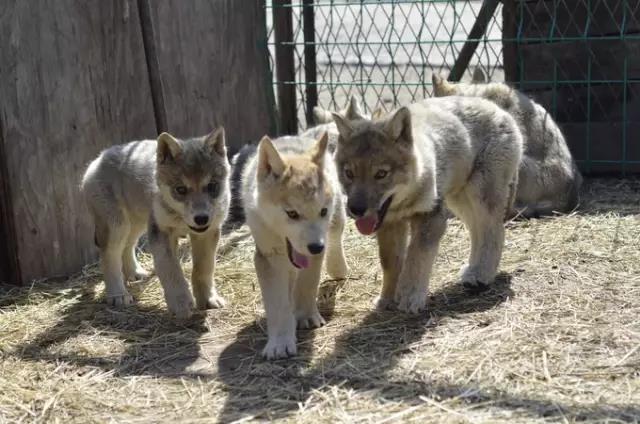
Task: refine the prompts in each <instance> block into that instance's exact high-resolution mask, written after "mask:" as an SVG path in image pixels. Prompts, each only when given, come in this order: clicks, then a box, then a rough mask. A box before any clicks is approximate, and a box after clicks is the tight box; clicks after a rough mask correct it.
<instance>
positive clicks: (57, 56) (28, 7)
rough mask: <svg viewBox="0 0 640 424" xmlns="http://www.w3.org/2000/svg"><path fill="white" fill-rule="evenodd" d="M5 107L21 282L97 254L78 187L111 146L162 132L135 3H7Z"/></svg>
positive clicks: (69, 268)
mask: <svg viewBox="0 0 640 424" xmlns="http://www.w3.org/2000/svg"><path fill="white" fill-rule="evenodd" d="M2 7H3V8H4V10H3V13H0V39H2V40H6V43H5V42H3V45H2V49H0V63H2V64H3V66H0V108H1V109H2V116H3V127H4V128H3V136H4V137H3V145H4V152H5V161H6V165H7V174H8V185H9V187H10V188H11V196H10V197H11V203H12V209H13V218H14V221H15V231H16V244H17V253H18V257H19V261H20V269H21V275H20V277H21V278H20V279H21V281H23V282H27V281H29V280H32V279H37V278H43V277H54V276H59V275H68V274H69V273H72V272H76V271H78V270H79V269H80V268H81V267H82V266H83V265H84V264H85V263H87V262H88V261H91V260H93V259H95V257H96V256H95V254H96V251H95V248H94V246H93V225H92V223H91V220H90V218H89V216H88V214H87V212H86V209H85V205H84V202H83V201H82V200H81V197H80V196H79V193H78V184H79V181H80V178H81V175H82V173H83V172H84V170H85V167H86V165H87V164H88V162H89V161H90V160H91V159H92V158H94V157H95V156H96V155H97V154H98V152H99V151H100V150H101V149H102V148H104V147H106V146H109V145H111V144H114V143H118V142H123V141H127V140H130V139H134V138H142V137H153V136H154V135H155V133H156V131H155V123H154V118H153V112H152V106H151V101H150V99H151V95H150V91H149V85H148V79H147V78H148V77H147V74H146V69H145V58H144V52H143V48H142V40H141V33H140V26H139V24H140V21H139V17H138V11H137V6H136V2H135V1H134V0H122V1H117V2H106V1H103V0H86V1H84V2H77V1H73V0H56V1H51V2H38V4H37V6H36V5H34V4H33V2H25V1H19V0H12V1H6V2H3V4H2Z"/></svg>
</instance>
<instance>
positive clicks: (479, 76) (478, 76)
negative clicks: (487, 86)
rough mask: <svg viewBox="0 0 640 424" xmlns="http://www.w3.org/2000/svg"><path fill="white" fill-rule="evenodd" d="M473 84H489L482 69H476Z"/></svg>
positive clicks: (472, 79)
mask: <svg viewBox="0 0 640 424" xmlns="http://www.w3.org/2000/svg"><path fill="white" fill-rule="evenodd" d="M471 82H472V83H474V84H484V83H486V82H487V74H485V73H484V71H483V70H482V68H476V69H475V70H474V71H473V76H472V77H471Z"/></svg>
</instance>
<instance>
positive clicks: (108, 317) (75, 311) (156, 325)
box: [0, 280, 208, 376]
mask: <svg viewBox="0 0 640 424" xmlns="http://www.w3.org/2000/svg"><path fill="white" fill-rule="evenodd" d="M100 283H101V282H100V280H94V281H91V282H89V283H87V284H85V285H83V286H82V287H72V288H65V289H62V290H63V291H64V292H65V294H64V295H63V296H65V297H67V298H68V299H69V300H68V302H65V303H68V304H69V306H67V307H64V308H63V309H62V310H61V311H60V313H59V318H58V319H57V321H56V322H55V323H54V324H53V325H50V326H46V327H44V326H43V328H42V329H41V331H40V333H39V334H38V335H37V336H36V337H35V339H33V340H31V341H30V342H28V343H25V344H24V345H22V346H17V347H15V348H13V349H12V353H13V355H16V356H18V357H20V358H21V359H23V360H27V361H34V362H42V361H44V362H52V363H57V362H61V361H62V362H68V363H69V364H71V365H73V366H77V367H99V368H102V369H104V370H107V371H112V372H114V375H117V376H127V375H173V374H180V373H182V372H184V371H185V370H186V368H187V367H188V366H189V365H190V363H191V362H192V361H194V360H195V359H196V358H198V356H199V351H200V345H199V339H200V337H201V335H202V334H204V333H206V332H207V331H208V328H207V323H206V321H205V315H204V314H202V313H200V314H196V315H195V316H194V317H192V318H191V319H189V320H186V321H184V322H178V321H176V320H175V319H173V318H172V317H171V316H169V314H168V313H167V311H166V309H164V305H162V304H160V305H154V306H143V305H140V304H136V305H134V306H132V307H128V308H111V307H108V306H107V305H106V304H103V303H101V302H100V301H99V300H97V299H96V298H95V295H94V291H93V287H94V286H95V285H97V284H100ZM134 293H135V292H134ZM32 294H33V292H32ZM40 294H43V295H44V296H55V297H56V298H60V293H59V292H57V293H56V292H55V291H54V290H53V289H51V288H50V286H47V287H46V288H44V291H41V292H40ZM38 295H39V294H36V296H38ZM29 296H30V295H29V294H28V293H26V292H25V295H24V300H23V301H22V302H27V301H29V300H28V298H29ZM16 303H17V304H20V303H21V300H20V299H15V298H14V299H13V301H12V304H13V305H15V304H16ZM2 306H7V305H0V309H1V308H2ZM101 334H108V336H109V340H110V341H112V340H113V338H114V336H115V338H117V339H118V340H120V341H121V342H123V343H124V344H125V350H124V352H122V351H121V350H119V351H118V352H113V353H111V352H108V350H106V351H105V350H101V348H103V346H102V343H100V341H98V340H95V341H89V343H86V341H87V338H94V337H99V336H100V335H101ZM76 338H77V339H76ZM78 342H79V343H83V342H85V348H83V349H76V348H74V344H75V343H78ZM87 345H88V346H91V348H92V349H93V348H95V349H96V350H95V351H93V352H87V349H86V346H87Z"/></svg>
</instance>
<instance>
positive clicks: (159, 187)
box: [82, 128, 230, 318]
mask: <svg viewBox="0 0 640 424" xmlns="http://www.w3.org/2000/svg"><path fill="white" fill-rule="evenodd" d="M228 174H229V162H228V160H227V156H226V147H225V137H224V129H223V128H219V129H218V130H216V131H213V132H212V133H211V134H209V135H207V136H205V137H199V138H193V139H187V140H178V139H176V138H174V137H172V136H171V135H170V134H167V133H162V134H160V136H159V137H158V139H157V141H156V140H143V141H134V142H131V143H128V144H122V145H118V146H113V147H111V148H108V149H106V150H104V151H103V152H102V153H101V154H100V156H98V158H97V159H95V160H94V161H93V162H92V163H91V164H90V165H89V168H88V169H87V171H86V172H85V175H84V177H83V179H82V192H83V194H84V196H85V199H86V202H87V205H88V206H89V210H90V211H91V214H92V215H93V218H94V222H95V240H96V244H97V246H98V247H99V248H100V259H101V266H102V272H103V274H104V280H105V285H106V297H107V302H108V303H109V304H111V305H114V306H119V305H128V304H131V303H133V298H132V296H131V295H130V294H129V292H128V291H127V289H126V287H125V280H134V279H138V278H141V277H142V276H144V275H146V274H147V273H146V272H145V270H144V269H143V268H142V267H141V266H140V265H139V264H138V261H137V260H136V256H135V247H136V244H137V242H138V239H139V238H140V236H141V235H142V234H143V233H144V232H145V230H147V224H148V228H149V233H148V235H149V245H150V248H151V252H152V254H153V261H154V267H155V270H156V273H157V274H158V277H159V279H160V282H161V283H162V287H163V289H164V295H165V299H166V301H167V305H168V307H169V310H170V311H171V312H173V313H174V314H175V315H176V316H177V317H178V318H187V317H189V316H190V315H191V309H192V307H193V298H192V296H191V293H190V292H189V287H188V283H187V282H186V280H185V278H184V275H183V273H182V269H181V268H180V262H179V260H178V258H177V256H176V249H177V244H178V237H180V236H183V235H187V234H188V235H189V236H190V238H191V247H192V256H193V273H192V285H193V295H194V296H195V303H196V306H197V307H198V308H199V309H206V308H218V307H221V306H223V305H224V300H223V299H222V298H221V297H220V296H218V293H217V292H216V289H215V286H214V282H213V267H214V261H215V252H216V246H217V244H218V238H219V235H220V226H221V223H222V221H223V220H224V219H225V217H226V215H227V210H228V208H229V197H230V195H229V182H228Z"/></svg>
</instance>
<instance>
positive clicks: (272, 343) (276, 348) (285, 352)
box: [262, 336, 298, 361]
mask: <svg viewBox="0 0 640 424" xmlns="http://www.w3.org/2000/svg"><path fill="white" fill-rule="evenodd" d="M297 353H298V349H297V348H296V338H295V336H279V337H273V338H269V340H268V341H267V345H266V346H265V347H264V349H263V350H262V356H263V357H264V358H266V359H268V360H270V361H271V360H273V359H282V358H288V357H290V356H294V355H296V354H297Z"/></svg>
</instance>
